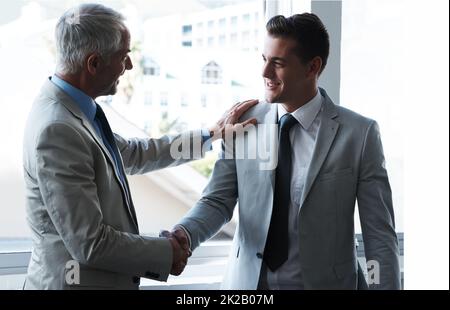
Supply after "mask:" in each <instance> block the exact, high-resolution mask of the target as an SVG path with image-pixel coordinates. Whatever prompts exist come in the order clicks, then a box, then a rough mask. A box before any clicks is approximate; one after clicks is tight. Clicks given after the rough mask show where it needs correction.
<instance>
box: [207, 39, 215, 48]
mask: <svg viewBox="0 0 450 310" xmlns="http://www.w3.org/2000/svg"><path fill="white" fill-rule="evenodd" d="M208 47H214V37H209V38H208Z"/></svg>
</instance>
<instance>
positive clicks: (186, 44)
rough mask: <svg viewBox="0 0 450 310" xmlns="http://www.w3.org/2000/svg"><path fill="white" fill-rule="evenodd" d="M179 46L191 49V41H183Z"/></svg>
mask: <svg viewBox="0 0 450 310" xmlns="http://www.w3.org/2000/svg"><path fill="white" fill-rule="evenodd" d="M181 45H182V46H184V47H191V46H192V41H183V42H181Z"/></svg>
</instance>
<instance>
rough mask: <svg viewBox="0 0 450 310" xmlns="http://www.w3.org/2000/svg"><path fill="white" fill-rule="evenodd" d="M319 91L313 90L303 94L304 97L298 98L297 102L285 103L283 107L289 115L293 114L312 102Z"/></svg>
mask: <svg viewBox="0 0 450 310" xmlns="http://www.w3.org/2000/svg"><path fill="white" fill-rule="evenodd" d="M318 91H319V90H318V88H317V87H315V88H312V89H311V90H309V91H307V92H302V95H301V96H298V98H296V100H295V101H291V102H283V103H282V105H283V107H284V109H285V110H286V111H287V112H288V113H292V112H294V111H296V110H297V109H299V108H301V107H302V106H304V105H305V104H307V103H308V102H310V101H311V100H312V99H313V98H314V97H315V96H316V95H317V92H318Z"/></svg>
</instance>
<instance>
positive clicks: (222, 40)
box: [219, 34, 227, 47]
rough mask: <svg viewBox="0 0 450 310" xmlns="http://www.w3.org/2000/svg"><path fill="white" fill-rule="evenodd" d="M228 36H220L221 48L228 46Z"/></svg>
mask: <svg viewBox="0 0 450 310" xmlns="http://www.w3.org/2000/svg"><path fill="white" fill-rule="evenodd" d="M226 38H227V37H226V36H225V35H224V34H221V35H220V36H219V46H220V47H224V46H225V44H226Z"/></svg>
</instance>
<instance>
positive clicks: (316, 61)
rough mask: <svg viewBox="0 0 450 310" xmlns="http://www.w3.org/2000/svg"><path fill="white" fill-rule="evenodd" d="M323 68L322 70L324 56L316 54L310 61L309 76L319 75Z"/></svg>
mask: <svg viewBox="0 0 450 310" xmlns="http://www.w3.org/2000/svg"><path fill="white" fill-rule="evenodd" d="M321 70H322V58H320V57H319V56H316V57H314V58H313V59H311V61H310V62H309V70H308V76H317V77H318V76H319V75H320V71H321Z"/></svg>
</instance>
